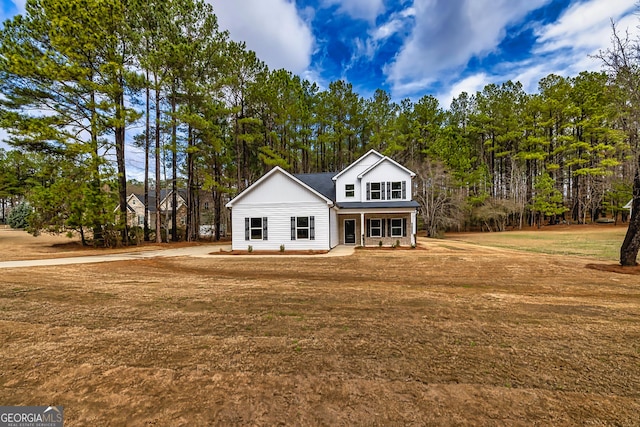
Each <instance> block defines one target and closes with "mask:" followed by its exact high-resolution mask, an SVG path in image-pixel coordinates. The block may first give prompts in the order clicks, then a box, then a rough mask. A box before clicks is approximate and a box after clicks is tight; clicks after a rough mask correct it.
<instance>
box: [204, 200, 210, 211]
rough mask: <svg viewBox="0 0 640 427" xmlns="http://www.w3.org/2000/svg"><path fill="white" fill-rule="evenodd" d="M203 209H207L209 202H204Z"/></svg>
mask: <svg viewBox="0 0 640 427" xmlns="http://www.w3.org/2000/svg"><path fill="white" fill-rule="evenodd" d="M204 210H206V211H208V210H209V202H204Z"/></svg>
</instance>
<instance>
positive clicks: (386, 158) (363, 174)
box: [358, 156, 416, 179]
mask: <svg viewBox="0 0 640 427" xmlns="http://www.w3.org/2000/svg"><path fill="white" fill-rule="evenodd" d="M385 161H390V162H391V163H392V164H394V165H396V166H397V167H399V168H400V169H402V170H404V171H405V172H407V173H408V174H409V175H411V178H413V177H415V176H416V174H415V173H414V172H413V171H411V170H409V169H407V168H406V167H404V166H402V165H401V164H400V163H398V162H396V161H395V160H393V159H392V158H391V157H389V156H384V157H383V158H381V159H380V160H378V161H377V162H376V163H374V164H373V165H371V166H370V167H369V168H368V169H366V170H365V171H364V172H362V173H361V174H360V175H358V179H362V177H364V176H365V175H366V174H368V173H369V172H371V171H372V170H373V169H375V168H376V167H377V166H378V165H379V164H381V163H382V162H385Z"/></svg>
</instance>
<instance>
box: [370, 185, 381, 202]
mask: <svg viewBox="0 0 640 427" xmlns="http://www.w3.org/2000/svg"><path fill="white" fill-rule="evenodd" d="M367 187H369V191H368V192H367V196H368V197H367V200H382V194H383V192H382V183H381V182H370V183H368V184H367Z"/></svg>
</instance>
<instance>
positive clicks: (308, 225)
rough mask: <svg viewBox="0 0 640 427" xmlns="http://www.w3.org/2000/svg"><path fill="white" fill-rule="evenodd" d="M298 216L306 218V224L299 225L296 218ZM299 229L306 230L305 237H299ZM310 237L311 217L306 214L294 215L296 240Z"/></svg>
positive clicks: (298, 217)
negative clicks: (303, 225)
mask: <svg viewBox="0 0 640 427" xmlns="http://www.w3.org/2000/svg"><path fill="white" fill-rule="evenodd" d="M300 218H306V219H307V226H306V227H300V226H299V223H298V220H299V219H300ZM300 230H307V237H300V234H299V231H300ZM310 239H311V218H310V217H308V216H297V217H296V240H310Z"/></svg>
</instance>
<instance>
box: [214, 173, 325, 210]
mask: <svg viewBox="0 0 640 427" xmlns="http://www.w3.org/2000/svg"><path fill="white" fill-rule="evenodd" d="M276 173H280V174H282V175H284V176H285V177H287V178H289V179H290V180H292V181H293V182H295V183H296V184H298V185H300V186H302V187H303V188H305V189H306V190H307V191H309V192H311V193H312V194H314V195H316V196H317V197H319V198H321V199H323V200H325V201H326V202H327V204H328V205H333V199H331V198H329V197H326V196H325V195H323V194H322V193H320V192H319V191H317V190H315V189H313V188H312V187H310V186H309V185H308V184H306V183H304V182H303V181H301V180H300V179H298V178H296V177H295V176H293V175H291V174H290V173H289V172H287V171H285V170H284V169H282V168H281V167H280V166H276V167H274V168H273V169H271V170H270V171H269V172H267V173H266V174H264V175H263V176H262V178H260V179H259V180H257V181H256V182H254V183H253V184H251V185H250V186H248V187H247V188H245V189H244V191H242V192H241V193H240V194H238V195H237V196H236V197H234V198H233V199H231V201H229V202H228V203H227V204H226V205H225V206H226V207H228V208H233V205H234V204H235V203H237V202H238V201H239V200H240V199H242V198H243V197H245V196H246V195H247V194H249V193H250V192H251V191H253V190H254V189H255V188H256V187H258V186H259V185H260V184H261V183H262V182H264V181H266V180H267V179H269V177H270V176H271V175H274V174H276ZM312 175H316V174H312Z"/></svg>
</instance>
